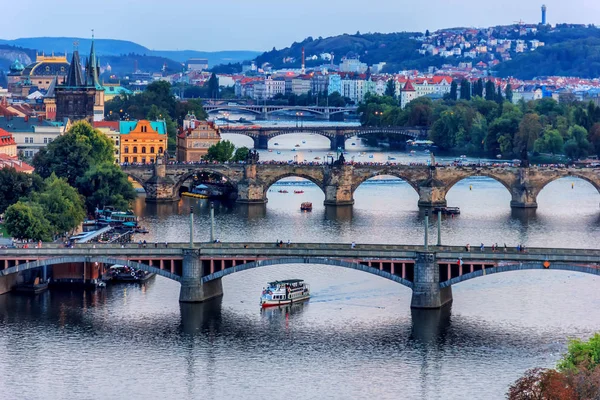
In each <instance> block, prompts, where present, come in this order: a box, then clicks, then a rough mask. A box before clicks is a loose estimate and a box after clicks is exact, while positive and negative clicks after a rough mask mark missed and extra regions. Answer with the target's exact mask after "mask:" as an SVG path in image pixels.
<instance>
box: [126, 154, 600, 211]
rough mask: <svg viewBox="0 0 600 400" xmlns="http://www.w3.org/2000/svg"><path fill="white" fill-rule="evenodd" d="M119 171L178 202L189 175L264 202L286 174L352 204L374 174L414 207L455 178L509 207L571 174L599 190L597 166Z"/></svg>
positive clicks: (438, 203) (532, 203)
mask: <svg viewBox="0 0 600 400" xmlns="http://www.w3.org/2000/svg"><path fill="white" fill-rule="evenodd" d="M122 168H123V171H124V172H125V173H126V174H127V175H129V176H130V177H131V178H132V179H134V180H135V181H137V182H139V183H140V184H141V185H142V186H143V187H144V189H145V190H146V201H149V202H169V201H177V200H179V193H180V189H181V187H182V185H184V183H185V182H186V181H187V180H189V179H190V178H191V177H192V176H193V175H194V174H197V173H202V172H207V173H213V174H217V175H220V176H222V177H223V178H225V179H226V180H227V181H228V182H229V183H230V184H231V185H232V186H233V187H234V188H235V189H237V194H238V197H237V201H238V202H240V203H261V204H264V203H266V202H267V192H268V190H269V188H270V187H271V185H273V184H274V183H275V182H277V181H279V180H280V179H283V178H287V177H291V176H294V177H300V178H305V179H308V180H309V181H311V182H313V183H314V184H316V185H317V186H318V187H319V188H320V189H321V190H322V191H323V192H324V193H325V205H330V206H344V205H352V204H354V192H355V191H356V189H357V188H358V187H359V186H360V184H361V183H363V182H364V181H366V180H367V179H370V178H374V177H376V176H383V175H391V176H395V177H398V178H401V179H403V180H404V181H406V182H407V183H408V184H409V185H410V186H411V187H412V188H414V189H415V191H416V192H417V194H418V195H419V202H418V206H419V207H443V206H446V205H447V203H446V194H447V193H448V191H449V190H450V189H451V188H452V187H453V186H454V185H455V184H456V183H457V182H459V181H461V180H463V179H466V178H470V177H474V176H485V177H489V178H492V179H494V180H496V181H498V182H500V183H501V184H502V185H503V186H504V187H505V188H506V189H507V190H508V191H509V193H510V194H511V202H510V205H511V207H513V208H536V207H537V196H538V194H539V193H540V191H541V190H542V189H543V188H544V187H545V186H546V185H547V184H549V183H550V182H553V181H555V180H557V179H560V178H565V177H575V178H581V179H583V180H585V181H587V182H589V183H591V184H592V185H593V186H594V187H595V188H596V189H597V190H598V191H599V192H600V169H598V168H553V167H530V168H519V167H491V166H468V167H467V166H451V165H448V166H437V167H429V166H426V165H418V166H409V165H401V164H382V165H366V164H365V165H363V164H347V165H342V166H331V165H322V164H316V165H308V164H169V165H164V164H156V165H140V166H123V167H122Z"/></svg>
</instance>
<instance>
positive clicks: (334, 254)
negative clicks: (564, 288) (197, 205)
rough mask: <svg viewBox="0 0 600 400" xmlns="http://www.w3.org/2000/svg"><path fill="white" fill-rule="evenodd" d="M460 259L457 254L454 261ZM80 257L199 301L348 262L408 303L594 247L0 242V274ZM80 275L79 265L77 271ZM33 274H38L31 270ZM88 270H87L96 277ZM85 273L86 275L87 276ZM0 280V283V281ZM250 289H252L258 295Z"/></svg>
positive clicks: (580, 255) (599, 253)
mask: <svg viewBox="0 0 600 400" xmlns="http://www.w3.org/2000/svg"><path fill="white" fill-rule="evenodd" d="M459 260H460V261H459ZM73 263H83V264H84V265H92V266H93V268H94V269H98V270H105V269H106V268H108V267H110V265H112V264H121V265H128V266H130V267H133V268H137V269H141V270H144V271H147V272H151V273H156V274H158V275H161V276H163V277H165V278H167V279H172V280H174V281H177V282H179V283H181V291H180V297H179V300H180V301H182V302H203V301H206V300H209V299H211V298H214V297H217V296H221V295H222V294H223V287H222V283H221V279H222V278H223V277H225V276H227V275H230V274H234V273H238V272H242V271H247V270H251V269H254V268H259V267H264V266H271V265H282V264H283V265H285V264H316V265H331V266H335V267H340V268H349V269H354V270H358V271H362V272H366V273H370V274H373V275H376V276H379V277H381V278H384V279H388V280H391V281H394V282H396V283H399V284H401V285H403V286H405V287H407V288H409V289H411V290H412V292H413V295H412V301H411V307H413V308H440V307H442V306H443V305H444V304H447V303H449V302H451V301H452V285H455V284H458V283H460V282H464V281H466V280H469V279H473V278H477V277H482V276H485V275H489V274H494V273H500V272H509V271H520V270H528V269H539V270H566V271H573V272H580V273H587V274H592V275H597V276H598V275H600V266H599V264H600V250H588V249H544V248H530V249H528V251H527V252H525V253H524V252H517V251H516V250H514V249H508V250H507V251H500V252H494V251H491V250H489V249H488V250H487V251H484V252H480V251H476V252H465V249H464V248H463V247H451V246H432V247H429V249H427V250H425V249H423V247H421V246H415V245H378V244H359V245H357V246H356V247H355V248H352V247H351V246H350V245H349V244H340V243H332V244H327V243H321V244H317V243H294V244H291V245H289V246H285V247H278V246H276V245H274V244H273V243H194V245H193V246H192V247H190V244H184V243H172V244H170V245H169V247H168V248H167V247H163V246H160V247H159V248H156V247H152V246H151V247H150V248H140V247H138V246H137V245H132V244H128V245H126V247H121V246H120V245H110V244H107V245H100V244H96V245H94V247H93V246H92V245H91V244H90V245H79V244H78V245H77V247H76V248H61V247H58V246H57V245H52V244H50V245H44V247H43V248H40V249H34V248H30V249H0V281H1V280H3V279H6V278H8V277H10V276H14V275H16V274H18V273H25V272H27V271H30V273H31V272H36V271H37V273H38V274H39V275H41V276H42V277H43V279H45V278H46V277H48V278H49V279H50V280H51V281H52V280H53V279H54V278H55V277H54V276H53V268H54V267H55V266H57V265H61V264H73ZM83 271H84V272H83V279H84V280H85V279H86V272H85V271H86V269H85V267H84V270H83ZM39 275H38V276H39ZM99 275H100V274H96V275H95V276H99ZM91 280H92V279H91V275H90V277H88V281H91ZM0 283H1V282H0ZM258 290H259V288H257V296H258Z"/></svg>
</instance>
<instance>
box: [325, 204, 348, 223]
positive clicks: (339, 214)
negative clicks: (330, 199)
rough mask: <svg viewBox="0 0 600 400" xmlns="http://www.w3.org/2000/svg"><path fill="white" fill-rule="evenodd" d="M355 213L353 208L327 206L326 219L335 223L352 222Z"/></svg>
mask: <svg viewBox="0 0 600 400" xmlns="http://www.w3.org/2000/svg"><path fill="white" fill-rule="evenodd" d="M353 212H354V207H352V206H341V207H335V206H325V219H326V220H328V221H333V222H350V221H352V214H353Z"/></svg>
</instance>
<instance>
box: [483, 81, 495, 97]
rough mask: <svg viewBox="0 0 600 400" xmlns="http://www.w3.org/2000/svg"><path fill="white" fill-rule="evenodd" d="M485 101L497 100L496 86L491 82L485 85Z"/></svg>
mask: <svg viewBox="0 0 600 400" xmlns="http://www.w3.org/2000/svg"><path fill="white" fill-rule="evenodd" d="M485 99H486V100H488V101H494V100H496V85H495V84H494V82H492V81H490V80H488V81H487V82H486V83H485Z"/></svg>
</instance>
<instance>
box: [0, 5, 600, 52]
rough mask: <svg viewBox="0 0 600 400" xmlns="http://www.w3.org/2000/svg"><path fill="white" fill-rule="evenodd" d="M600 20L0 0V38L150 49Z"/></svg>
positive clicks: (531, 8)
mask: <svg viewBox="0 0 600 400" xmlns="http://www.w3.org/2000/svg"><path fill="white" fill-rule="evenodd" d="M543 1H545V4H546V6H547V7H548V12H547V13H548V17H547V19H548V22H549V23H551V24H553V25H554V24H556V23H557V22H558V23H560V22H571V23H586V24H589V23H594V24H596V25H600V21H599V20H600V1H599V0H569V1H565V0H542V1H540V2H539V4H538V3H537V2H534V1H532V0H425V1H423V0H421V1H415V0H375V1H369V0H344V1H342V0H301V1H289V0H262V1H252V0H213V1H207V0H188V1H183V0H169V1H165V0H102V1H94V2H88V1H85V0H19V1H14V0H0V39H16V38H20V37H35V36H69V37H71V36H73V37H89V36H90V35H91V29H94V30H95V33H96V37H98V38H106V39H123V40H130V41H133V42H136V43H139V44H141V45H143V46H146V47H148V48H149V49H152V50H184V49H190V50H200V51H218V50H258V51H265V50H270V49H271V48H273V47H276V48H278V49H279V48H283V47H286V46H288V45H290V44H291V43H292V42H294V41H297V42H300V41H302V40H303V39H304V38H306V37H308V36H312V37H314V38H317V37H319V36H322V37H327V36H333V35H338V34H342V33H352V34H353V33H356V32H357V31H360V32H361V33H366V32H398V31H420V32H424V31H425V30H426V29H429V30H430V31H434V30H436V29H440V28H448V27H455V26H473V27H485V26H490V25H506V24H511V23H514V22H515V21H519V20H523V21H524V22H526V23H537V22H539V21H540V19H541V16H540V15H541V11H540V8H541V5H542V2H543Z"/></svg>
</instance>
